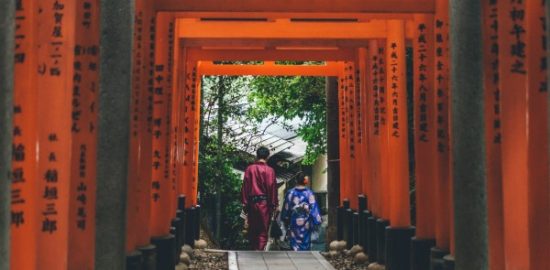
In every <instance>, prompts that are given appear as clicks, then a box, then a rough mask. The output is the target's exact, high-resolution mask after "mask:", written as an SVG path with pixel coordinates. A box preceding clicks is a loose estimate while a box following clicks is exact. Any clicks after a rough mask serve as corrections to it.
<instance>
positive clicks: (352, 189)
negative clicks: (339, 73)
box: [345, 62, 362, 209]
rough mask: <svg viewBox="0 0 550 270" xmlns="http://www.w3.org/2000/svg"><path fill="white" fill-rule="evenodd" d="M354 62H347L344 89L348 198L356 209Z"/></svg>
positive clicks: (359, 189) (358, 174) (358, 171)
mask: <svg viewBox="0 0 550 270" xmlns="http://www.w3.org/2000/svg"><path fill="white" fill-rule="evenodd" d="M355 70H356V67H355V63H354V62H348V64H347V72H346V74H345V76H346V79H345V82H346V85H345V87H346V89H345V91H346V92H347V99H348V102H347V111H348V116H349V120H348V123H347V124H348V134H349V136H348V138H349V140H348V141H349V145H348V148H349V167H348V168H349V173H348V181H349V182H348V187H349V193H348V196H349V199H350V205H351V208H354V209H357V206H358V205H357V195H359V194H360V193H361V192H362V186H361V169H360V168H359V167H358V166H357V165H358V164H357V159H358V157H359V156H360V155H361V151H360V147H361V146H360V144H359V138H358V137H359V136H358V130H359V129H358V126H357V117H358V116H357V109H356V106H357V94H358V93H357V92H358V90H359V89H358V88H357V87H356V84H355V83H356V81H355Z"/></svg>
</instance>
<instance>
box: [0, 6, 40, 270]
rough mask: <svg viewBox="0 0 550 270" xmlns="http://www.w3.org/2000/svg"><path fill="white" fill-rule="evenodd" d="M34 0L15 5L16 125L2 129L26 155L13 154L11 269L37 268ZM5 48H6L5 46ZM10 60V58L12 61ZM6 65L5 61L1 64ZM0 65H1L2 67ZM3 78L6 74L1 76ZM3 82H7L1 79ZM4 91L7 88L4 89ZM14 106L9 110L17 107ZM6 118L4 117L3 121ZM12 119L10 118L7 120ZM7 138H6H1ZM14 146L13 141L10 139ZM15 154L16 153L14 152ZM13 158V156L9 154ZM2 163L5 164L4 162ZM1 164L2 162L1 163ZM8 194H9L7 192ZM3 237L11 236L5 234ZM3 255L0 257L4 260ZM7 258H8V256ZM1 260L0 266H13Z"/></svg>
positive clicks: (14, 116)
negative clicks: (11, 135) (7, 131)
mask: <svg viewBox="0 0 550 270" xmlns="http://www.w3.org/2000/svg"><path fill="white" fill-rule="evenodd" d="M34 5H35V1H33V0H25V1H22V2H21V6H19V7H17V9H16V31H15V35H16V36H18V37H19V38H17V39H16V41H15V56H16V57H15V67H14V68H15V69H14V73H15V74H14V76H15V77H14V78H15V81H14V96H13V108H15V109H16V110H15V111H16V113H15V114H14V115H13V127H11V126H9V129H8V128H6V129H4V128H2V130H13V133H10V134H13V136H14V137H13V145H15V146H18V145H21V146H23V149H24V151H23V152H22V153H24V156H25V158H22V157H21V156H19V158H12V159H11V162H12V163H11V164H12V179H11V180H12V186H11V192H12V194H13V195H12V197H11V235H10V236H11V246H10V252H11V254H10V259H11V260H10V267H11V269H23V270H30V269H35V268H36V251H37V249H36V228H37V227H36V225H35V224H36V222H37V219H36V217H37V211H36V208H35V200H36V197H37V189H36V187H35V185H36V180H35V179H36V178H37V164H38V163H37V160H36V159H33V158H30V157H34V156H36V139H37V128H36V123H37V121H36V117H37V114H36V106H37V100H38V99H37V97H36V94H37V88H36V87H35V81H34V80H35V78H36V72H35V66H36V54H35V53H34V48H35V43H34V41H35V29H36V25H37V24H36V23H35V20H36V8H35V6H34ZM2 51H6V50H2ZM10 63H11V61H10ZM0 65H2V67H3V64H0ZM2 67H0V68H2ZM2 78H7V77H5V76H2ZM2 82H5V80H4V81H2ZM2 92H4V91H3V90H2ZM13 108H12V109H11V110H10V112H12V111H14V109H13ZM2 122H4V121H2ZM4 123H9V122H4ZM2 141H4V139H2ZM10 147H11V142H10ZM14 157H15V156H14ZM10 158H11V156H10ZM2 164H5V163H3V162H2ZM0 166H1V165H0ZM5 198H10V197H9V196H6V197H5ZM2 239H9V237H7V238H3V237H2ZM4 260H5V259H4V258H3V257H2V256H1V255H0V261H2V262H4ZM6 262H7V259H6ZM10 267H8V266H5V267H4V265H2V263H0V269H10Z"/></svg>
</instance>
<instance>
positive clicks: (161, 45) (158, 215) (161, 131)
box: [150, 13, 172, 237]
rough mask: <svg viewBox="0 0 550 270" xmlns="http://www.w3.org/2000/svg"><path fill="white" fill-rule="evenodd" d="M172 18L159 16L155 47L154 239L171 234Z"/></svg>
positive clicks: (152, 211)
mask: <svg viewBox="0 0 550 270" xmlns="http://www.w3.org/2000/svg"><path fill="white" fill-rule="evenodd" d="M169 21H170V18H169V17H168V15H166V14H164V13H160V14H158V15H157V22H156V28H157V29H156V45H155V86H154V91H153V93H154V98H153V153H152V155H153V163H152V179H151V180H152V184H151V186H152V193H151V216H150V222H151V223H150V226H151V235H152V236H153V237H164V236H167V235H169V234H170V220H171V218H172V213H170V211H169V209H170V203H171V200H170V194H171V193H170V189H171V184H170V182H169V181H170V179H169V173H168V172H169V168H168V166H169V151H167V150H168V147H169V140H168V139H169V133H170V132H169V131H170V125H169V121H168V119H169V115H170V111H169V108H170V107H171V106H170V101H171V99H170V96H171V94H170V91H171V89H172V88H171V84H169V83H168V82H167V80H168V78H169V76H170V75H171V73H170V67H171V65H170V61H171V60H170V59H171V57H172V55H171V54H170V53H169V44H168V35H169V33H170V32H169Z"/></svg>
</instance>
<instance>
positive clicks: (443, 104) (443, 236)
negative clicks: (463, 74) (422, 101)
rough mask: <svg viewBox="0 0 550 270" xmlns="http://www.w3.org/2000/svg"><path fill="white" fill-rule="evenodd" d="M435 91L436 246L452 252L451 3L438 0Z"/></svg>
mask: <svg viewBox="0 0 550 270" xmlns="http://www.w3.org/2000/svg"><path fill="white" fill-rule="evenodd" d="M434 24H435V32H434V34H435V48H434V50H435V63H434V64H435V81H434V85H435V91H436V105H437V106H436V108H437V110H436V118H437V127H436V128H437V133H436V134H437V151H438V157H437V159H438V163H437V166H436V167H437V185H436V188H437V192H436V196H435V197H436V203H435V208H436V211H437V214H436V230H435V234H436V246H437V247H438V248H439V249H440V250H441V251H444V252H449V251H450V246H451V243H450V242H451V239H450V228H451V225H450V223H451V221H450V215H451V213H450V209H451V204H450V191H451V183H452V181H451V173H450V141H449V109H450V108H449V107H450V106H449V95H450V87H449V44H448V38H449V3H448V0H436V13H435V22H434Z"/></svg>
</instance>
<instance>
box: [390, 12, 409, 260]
mask: <svg viewBox="0 0 550 270" xmlns="http://www.w3.org/2000/svg"><path fill="white" fill-rule="evenodd" d="M387 28H388V33H387V43H386V59H387V60H386V61H387V63H386V67H387V68H386V74H387V79H386V86H387V92H386V99H387V102H388V104H389V106H388V115H389V116H390V117H389V120H390V121H389V122H388V124H389V130H388V131H389V134H388V137H389V156H390V157H391V158H390V159H389V166H390V168H391V170H390V173H389V182H390V196H391V199H390V208H391V210H390V227H386V260H387V268H388V269H390V270H397V269H403V270H405V269H410V268H411V267H410V260H409V258H410V246H411V238H412V237H413V236H414V227H411V226H410V224H411V221H410V198H409V180H410V179H409V134H408V130H409V127H408V117H407V111H408V110H407V82H406V81H407V77H406V69H407V66H406V54H405V22H404V21H401V20H388V21H387ZM403 258H407V259H405V260H404V259H403Z"/></svg>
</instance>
